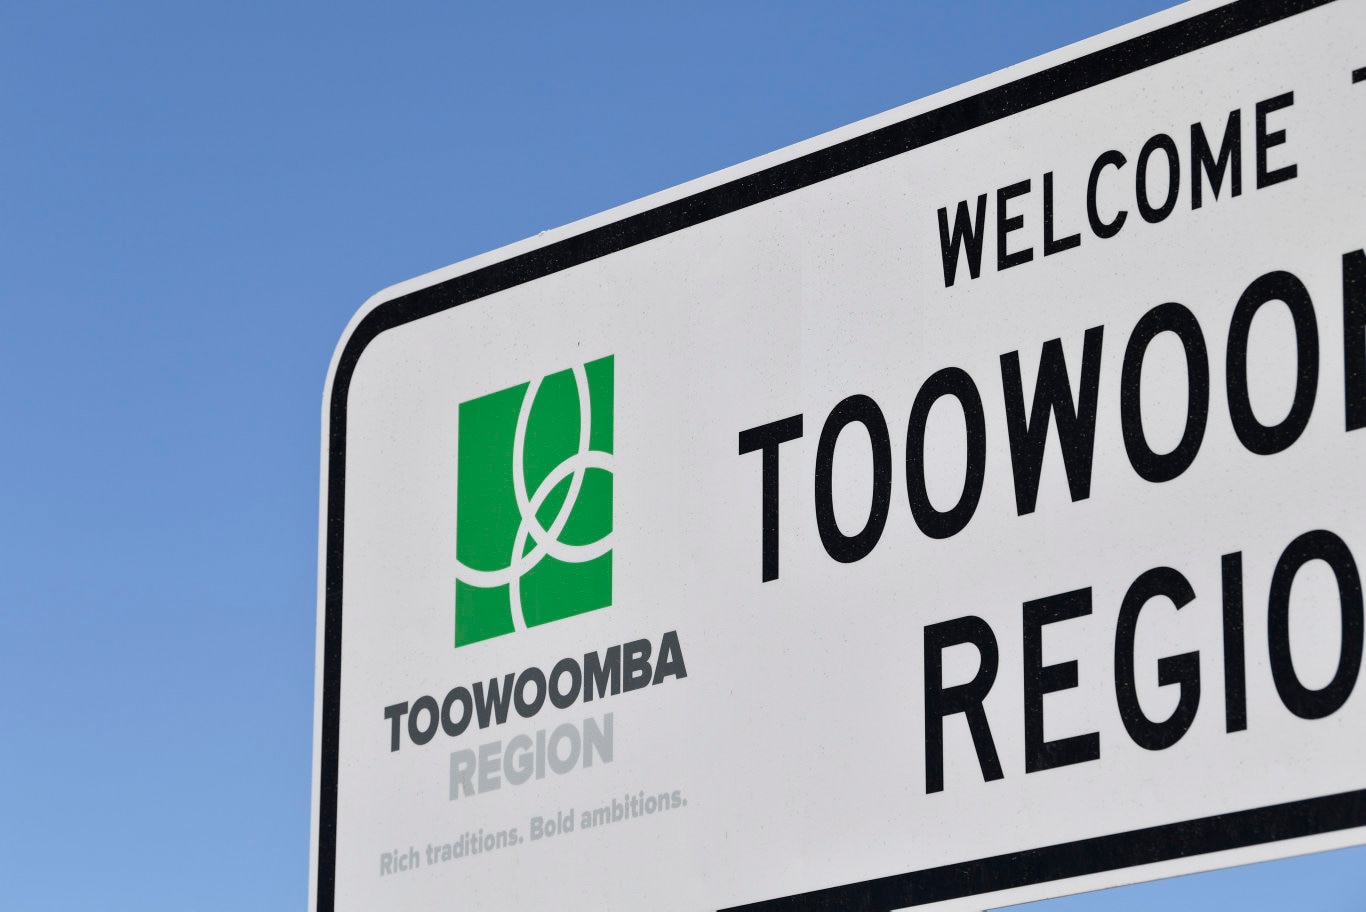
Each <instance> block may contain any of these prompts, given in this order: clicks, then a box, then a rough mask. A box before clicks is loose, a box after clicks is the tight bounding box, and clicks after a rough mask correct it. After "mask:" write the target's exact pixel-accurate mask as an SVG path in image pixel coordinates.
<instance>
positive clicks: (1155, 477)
mask: <svg viewBox="0 0 1366 912" xmlns="http://www.w3.org/2000/svg"><path fill="white" fill-rule="evenodd" d="M1164 332H1170V333H1174V334H1175V335H1176V337H1177V338H1178V339H1180V340H1181V347H1182V349H1183V350H1184V351H1185V354H1186V426H1185V429H1184V430H1182V432H1181V440H1180V442H1179V443H1177V445H1176V447H1175V448H1174V449H1173V450H1172V451H1171V452H1169V453H1155V452H1153V449H1152V447H1150V446H1148V438H1147V437H1146V436H1145V435H1144V433H1143V404H1142V401H1141V398H1140V390H1141V388H1142V384H1143V357H1144V355H1145V354H1146V353H1147V351H1148V346H1149V345H1150V344H1151V343H1152V341H1153V339H1154V338H1156V337H1157V335H1158V334H1159V333H1164ZM1119 414H1120V425H1121V428H1122V430H1123V433H1124V450H1125V452H1126V453H1128V454H1129V464H1130V465H1132V466H1133V467H1134V471H1135V472H1137V473H1138V474H1139V477H1141V478H1143V479H1145V480H1147V481H1152V482H1163V481H1171V480H1172V479H1173V478H1176V477H1177V476H1179V475H1180V474H1181V473H1182V472H1184V471H1186V469H1188V468H1190V464H1191V463H1192V462H1194V461H1195V455H1196V454H1197V453H1198V452H1200V443H1201V442H1202V441H1203V440H1204V439H1205V424H1206V422H1207V420H1208V418H1209V352H1208V351H1207V350H1206V349H1205V336H1204V334H1203V333H1201V332H1200V324H1199V322H1197V321H1196V319H1195V314H1193V313H1191V312H1190V310H1189V309H1188V308H1186V307H1185V306H1184V305H1181V304H1178V303H1176V302H1175V301H1172V302H1168V303H1166V304H1159V305H1158V306H1156V307H1154V308H1153V309H1152V310H1150V311H1148V312H1147V313H1145V314H1144V315H1143V318H1142V319H1140V320H1139V321H1138V325H1137V326H1135V327H1134V331H1133V333H1132V334H1131V335H1130V336H1129V344H1128V347H1126V348H1125V350H1124V366H1123V369H1122V370H1121V372H1120V381H1119Z"/></svg>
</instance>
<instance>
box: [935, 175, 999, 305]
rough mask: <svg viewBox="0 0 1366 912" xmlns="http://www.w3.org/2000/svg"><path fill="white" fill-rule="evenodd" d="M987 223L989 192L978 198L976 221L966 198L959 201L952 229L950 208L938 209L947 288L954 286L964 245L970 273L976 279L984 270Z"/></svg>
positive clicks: (941, 252)
mask: <svg viewBox="0 0 1366 912" xmlns="http://www.w3.org/2000/svg"><path fill="white" fill-rule="evenodd" d="M986 222H987V195H986V194H985V193H983V194H982V195H980V196H978V197H977V220H976V222H974V221H973V219H972V218H970V217H969V216H968V203H967V200H962V201H960V202H959V203H958V208H957V210H956V211H955V213H954V217H953V230H952V232H950V231H949V211H948V210H947V209H945V208H942V207H941V208H940V210H939V254H940V256H941V257H942V258H943V261H944V287H945V288H948V287H950V286H951V285H953V281H954V278H955V277H956V276H957V274H958V256H959V253H960V252H961V251H962V249H963V247H965V246H966V247H967V251H968V275H970V276H971V277H972V278H974V279H975V278H977V277H978V276H979V275H981V273H982V237H983V234H984V232H983V228H984V227H985V225H986Z"/></svg>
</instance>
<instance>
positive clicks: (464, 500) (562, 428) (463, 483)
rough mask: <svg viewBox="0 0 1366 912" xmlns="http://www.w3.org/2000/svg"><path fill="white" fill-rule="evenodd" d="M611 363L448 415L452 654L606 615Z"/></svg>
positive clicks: (495, 395)
mask: <svg viewBox="0 0 1366 912" xmlns="http://www.w3.org/2000/svg"><path fill="white" fill-rule="evenodd" d="M612 407H613V365H612V356H611V355H609V356H607V357H606V358H599V359H598V360H596V361H590V362H588V363H587V364H584V365H582V366H576V367H572V368H569V369H568V370H562V371H560V372H558V373H554V374H550V375H549V376H547V377H545V378H543V379H538V380H532V381H531V382H529V383H522V384H519V385H518V386H514V387H510V388H508V389H505V390H500V391H499V392H496V393H490V394H489V395H487V396H481V397H479V398H478V399H471V400H469V401H468V402H462V403H461V404H460V431H459V433H460V438H459V444H458V447H459V456H458V461H457V465H458V469H457V470H458V471H459V473H460V474H459V477H458V479H457V481H458V488H457V491H456V531H455V552H456V567H457V569H456V580H455V645H456V646H465V645H468V644H470V643H477V642H479V641H480V640H487V639H489V638H490V637H496V636H501V635H502V634H505V633H512V632H513V631H514V630H521V629H524V628H526V627H535V626H537V625H539V624H546V623H549V622H550V621H557V620H560V619H561V618H566V617H570V616H572V615H576V614H583V613H584V612H587V611H593V610H595V609H598V608H605V607H607V606H608V605H610V604H611V603H612V550H611V548H612V541H611V539H612V425H613V421H612V419H613V416H612Z"/></svg>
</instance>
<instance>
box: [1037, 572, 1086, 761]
mask: <svg viewBox="0 0 1366 912" xmlns="http://www.w3.org/2000/svg"><path fill="white" fill-rule="evenodd" d="M1090 613H1091V590H1090V589H1078V590H1076V591H1074V592H1064V593H1062V594H1061V595H1051V596H1049V597H1047V598H1041V599H1035V600H1033V601H1029V602H1025V603H1024V724H1025V772H1026V773H1037V772H1040V771H1042V770H1048V769H1053V768H1055V767H1059V766H1070V765H1071V764H1073V763H1085V762H1086V761H1088V760H1098V759H1100V733H1099V732H1089V733H1087V734H1084V735H1073V736H1071V737H1068V738H1059V739H1057V740H1055V741H1045V740H1044V735H1043V733H1044V724H1043V698H1044V695H1045V694H1050V693H1054V692H1056V691H1059V690H1069V689H1071V688H1073V687H1076V686H1077V663H1076V660H1075V659H1074V660H1071V661H1067V662H1058V663H1057V664H1054V665H1045V664H1044V663H1043V628H1044V627H1045V626H1046V625H1048V624H1055V623H1057V622H1058V621H1067V620H1071V619H1072V618H1078V617H1084V616H1085V615H1088V614H1090Z"/></svg>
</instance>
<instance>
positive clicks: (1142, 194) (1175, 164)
mask: <svg viewBox="0 0 1366 912" xmlns="http://www.w3.org/2000/svg"><path fill="white" fill-rule="evenodd" d="M1159 149H1161V150H1162V154H1164V155H1165V156H1167V198H1166V199H1164V200H1163V201H1162V204H1161V205H1160V206H1154V205H1153V204H1152V202H1151V201H1150V200H1149V199H1148V160H1149V159H1151V158H1152V156H1153V153H1154V152H1156V151H1158V150H1159ZM1180 191H1181V159H1180V155H1179V153H1178V152H1177V151H1176V142H1175V141H1173V140H1172V138H1171V137H1170V136H1168V135H1167V134H1166V133H1158V134H1157V135H1156V136H1153V137H1151V138H1150V139H1149V140H1148V141H1147V142H1145V143H1144V144H1143V149H1142V150H1141V151H1140V152H1139V153H1138V164H1137V165H1135V166H1134V198H1135V202H1137V203H1138V214H1139V215H1141V216H1143V221H1145V222H1148V223H1150V224H1154V225H1155V224H1157V223H1158V222H1160V221H1162V220H1163V219H1165V218H1166V217H1167V216H1169V215H1171V214H1172V210H1173V209H1175V208H1176V199H1177V195H1178V194H1179V193H1180Z"/></svg>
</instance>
